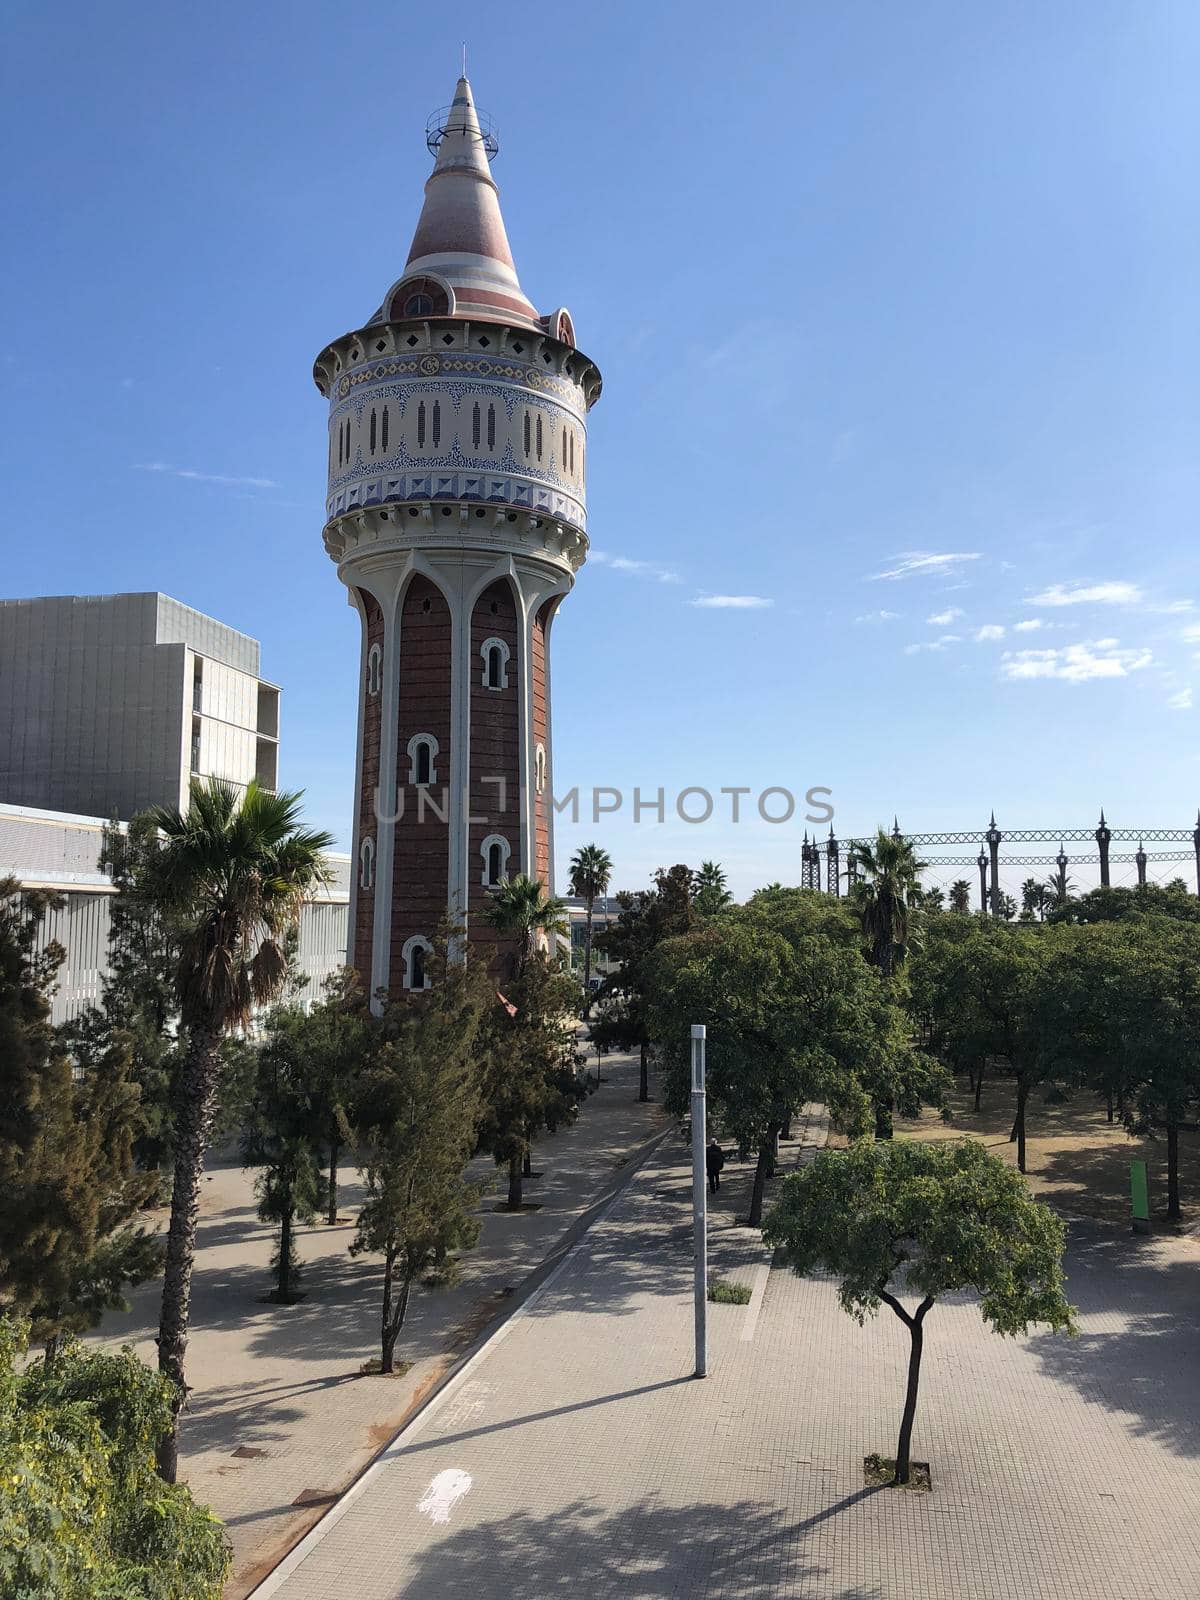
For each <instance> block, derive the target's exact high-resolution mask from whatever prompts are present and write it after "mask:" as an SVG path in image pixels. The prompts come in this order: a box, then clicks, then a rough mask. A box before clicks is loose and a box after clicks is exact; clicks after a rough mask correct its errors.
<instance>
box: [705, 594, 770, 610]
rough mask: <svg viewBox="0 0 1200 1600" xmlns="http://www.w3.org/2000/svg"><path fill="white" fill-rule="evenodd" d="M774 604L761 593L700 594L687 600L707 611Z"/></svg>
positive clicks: (758, 608) (759, 607) (742, 608)
mask: <svg viewBox="0 0 1200 1600" xmlns="http://www.w3.org/2000/svg"><path fill="white" fill-rule="evenodd" d="M774 604H775V602H774V600H766V599H764V598H763V596H762V595H761V594H702V595H700V596H699V597H698V598H697V599H695V600H689V601H688V605H690V606H699V607H701V609H703V610H708V611H758V610H761V609H762V608H763V607H764V606H773V605H774Z"/></svg>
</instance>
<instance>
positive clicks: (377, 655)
mask: <svg viewBox="0 0 1200 1600" xmlns="http://www.w3.org/2000/svg"><path fill="white" fill-rule="evenodd" d="M382 687H383V647H382V645H378V644H373V645H372V646H371V648H370V650H369V651H368V652H367V693H368V694H369V695H377V694H378V693H379V691H380V689H381V688H382Z"/></svg>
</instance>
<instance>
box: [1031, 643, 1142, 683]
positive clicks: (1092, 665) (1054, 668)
mask: <svg viewBox="0 0 1200 1600" xmlns="http://www.w3.org/2000/svg"><path fill="white" fill-rule="evenodd" d="M1152 659H1153V657H1152V656H1151V654H1150V652H1149V650H1122V649H1121V647H1120V644H1119V642H1118V641H1117V640H1116V639H1093V640H1092V641H1091V642H1090V643H1084V644H1069V645H1066V646H1064V647H1063V649H1061V650H1015V651H1013V650H1007V651H1005V653H1004V657H1003V659H1002V661H1001V664H1000V670H1001V672H1002V673H1003V674H1004V676H1005V677H1006V678H1015V679H1029V678H1061V679H1062V680H1063V681H1064V682H1066V683H1088V682H1090V681H1091V679H1093V678H1124V677H1127V676H1128V674H1129V673H1131V672H1138V671H1140V670H1141V668H1142V667H1148V666H1149V665H1150V662H1151V660H1152Z"/></svg>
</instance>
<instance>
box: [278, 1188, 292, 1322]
mask: <svg viewBox="0 0 1200 1600" xmlns="http://www.w3.org/2000/svg"><path fill="white" fill-rule="evenodd" d="M292 1217H293V1212H292V1208H291V1206H285V1207H284V1211H283V1216H282V1217H281V1218H280V1220H279V1272H278V1276H277V1278H276V1282H275V1298H276V1299H277V1300H278V1301H279V1303H280V1305H283V1306H286V1305H288V1304H289V1303H290V1301H291V1298H292Z"/></svg>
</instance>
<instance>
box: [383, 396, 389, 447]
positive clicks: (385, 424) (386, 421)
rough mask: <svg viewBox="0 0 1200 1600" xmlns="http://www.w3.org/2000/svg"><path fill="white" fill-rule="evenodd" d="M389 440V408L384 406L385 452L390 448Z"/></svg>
mask: <svg viewBox="0 0 1200 1600" xmlns="http://www.w3.org/2000/svg"><path fill="white" fill-rule="evenodd" d="M387 439H388V408H387V407H386V406H384V408H383V448H384V449H385V450H386V449H387V447H388V446H387Z"/></svg>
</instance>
